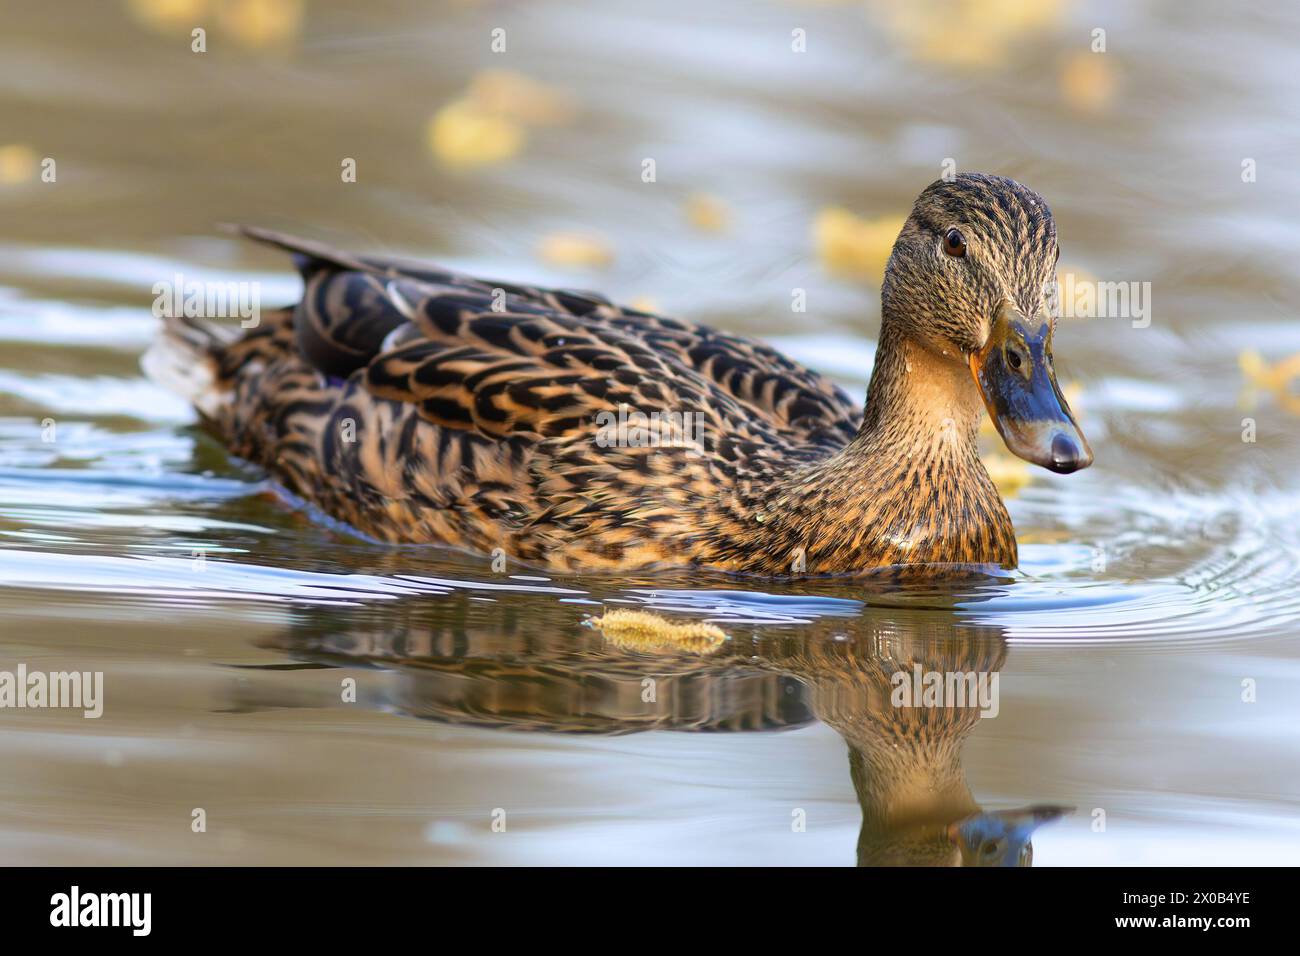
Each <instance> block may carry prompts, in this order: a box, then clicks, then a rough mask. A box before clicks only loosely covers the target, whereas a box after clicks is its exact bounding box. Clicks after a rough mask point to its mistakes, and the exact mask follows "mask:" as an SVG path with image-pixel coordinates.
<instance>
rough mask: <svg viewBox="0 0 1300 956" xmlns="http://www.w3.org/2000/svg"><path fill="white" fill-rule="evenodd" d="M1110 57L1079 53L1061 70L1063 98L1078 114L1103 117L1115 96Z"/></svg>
mask: <svg viewBox="0 0 1300 956" xmlns="http://www.w3.org/2000/svg"><path fill="white" fill-rule="evenodd" d="M1109 57H1110V54H1108V53H1076V54H1075V55H1074V56H1072V57H1070V58H1069V59H1068V60H1066V61H1065V63H1064V65H1063V66H1062V67H1061V81H1060V82H1061V96H1062V98H1064V100H1065V102H1066V103H1068V104H1069V105H1070V106H1072V107H1073V108H1074V109H1076V110H1081V111H1083V112H1085V113H1101V112H1104V111H1105V109H1106V108H1107V107H1108V106H1110V101H1111V100H1112V99H1113V98H1114V96H1115V87H1116V83H1115V71H1114V68H1113V67H1112V66H1111V64H1110V60H1109Z"/></svg>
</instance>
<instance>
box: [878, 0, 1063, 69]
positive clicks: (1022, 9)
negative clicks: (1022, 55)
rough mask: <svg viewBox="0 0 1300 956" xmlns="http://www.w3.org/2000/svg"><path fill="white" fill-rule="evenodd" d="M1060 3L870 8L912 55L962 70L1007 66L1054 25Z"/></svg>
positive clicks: (922, 0)
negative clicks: (1015, 55) (1029, 40)
mask: <svg viewBox="0 0 1300 956" xmlns="http://www.w3.org/2000/svg"><path fill="white" fill-rule="evenodd" d="M1062 4H1063V0H956V2H954V0H909V2H907V3H897V2H894V0H872V2H871V3H870V4H868V8H869V9H870V10H871V11H872V12H873V13H874V15H875V16H876V18H877V19H878V20H880V21H881V23H882V24H883V25H884V27H885V28H886V30H888V31H889V33H890V34H891V35H892V36H893V38H894V39H895V40H896V41H898V43H899V44H901V45H902V46H903V47H904V48H905V49H906V50H907V51H908V52H909V53H910V54H911V55H912V56H914V57H916V58H918V59H921V60H926V61H929V62H932V63H942V64H946V65H948V66H956V67H963V68H995V67H998V66H1002V65H1005V64H1006V63H1007V62H1008V60H1009V59H1010V58H1011V57H1012V55H1013V54H1014V53H1015V52H1016V50H1017V48H1018V47H1019V46H1020V45H1022V44H1024V43H1025V41H1026V40H1027V39H1029V38H1031V37H1033V36H1034V35H1036V34H1041V33H1044V32H1046V31H1047V29H1048V28H1050V27H1052V26H1053V25H1054V24H1055V23H1056V21H1057V20H1058V19H1059V17H1060V13H1061V7H1062Z"/></svg>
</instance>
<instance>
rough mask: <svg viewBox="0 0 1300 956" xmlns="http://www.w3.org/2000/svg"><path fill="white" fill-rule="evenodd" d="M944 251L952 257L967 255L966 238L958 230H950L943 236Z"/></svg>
mask: <svg viewBox="0 0 1300 956" xmlns="http://www.w3.org/2000/svg"><path fill="white" fill-rule="evenodd" d="M943 251H944V252H946V253H948V255H950V256H957V257H958V258H960V257H961V256H964V255H966V237H965V236H963V235H962V234H961V231H960V230H958V229H949V230H948V231H947V232H945V233H944V234H943Z"/></svg>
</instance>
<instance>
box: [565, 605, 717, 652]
mask: <svg viewBox="0 0 1300 956" xmlns="http://www.w3.org/2000/svg"><path fill="white" fill-rule="evenodd" d="M587 623H588V624H590V625H591V626H592V627H596V628H599V629H600V630H601V633H603V634H604V635H605V637H606V639H607V640H608V641H609V642H610V643H611V644H616V645H617V646H619V647H624V648H627V649H629V650H653V649H663V648H671V649H674V650H682V651H690V652H692V653H695V654H706V653H708V652H709V651H713V650H716V649H717V648H718V647H720V646H721V645H722V643H723V641H725V640H726V639H727V635H726V634H724V633H723V632H722V628H720V627H718V626H717V625H716V624H709V623H707V622H705V621H689V622H686V623H678V622H676V621H670V620H668V619H667V618H665V617H660V616H659V615H658V614H652V613H651V612H649V611H634V610H630V609H623V608H618V609H615V610H612V611H606V612H605V616H604V617H593V618H591V619H590V620H589V621H588V622H587Z"/></svg>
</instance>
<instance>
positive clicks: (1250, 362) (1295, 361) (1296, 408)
mask: <svg viewBox="0 0 1300 956" xmlns="http://www.w3.org/2000/svg"><path fill="white" fill-rule="evenodd" d="M1237 364H1238V365H1239V366H1240V367H1241V374H1242V376H1243V377H1244V378H1245V387H1244V388H1243V390H1242V394H1241V401H1240V404H1241V407H1242V408H1243V409H1246V410H1250V409H1252V408H1254V407H1255V404H1256V401H1255V396H1256V392H1259V391H1264V392H1271V393H1272V395H1273V397H1274V398H1275V399H1276V400H1277V402H1278V404H1279V405H1281V406H1282V407H1283V408H1284V409H1286V410H1287V411H1288V412H1290V413H1291V414H1293V415H1300V395H1296V394H1295V393H1294V392H1293V391H1292V390H1291V384H1292V382H1294V381H1295V380H1296V379H1297V378H1300V352H1297V353H1296V354H1295V355H1289V356H1287V357H1286V358H1284V359H1281V360H1280V361H1278V362H1276V363H1274V364H1273V365H1269V364H1268V362H1267V361H1265V360H1264V356H1262V355H1260V354H1259V353H1258V352H1253V351H1246V352H1242V353H1241V354H1240V355H1239V356H1237Z"/></svg>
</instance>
